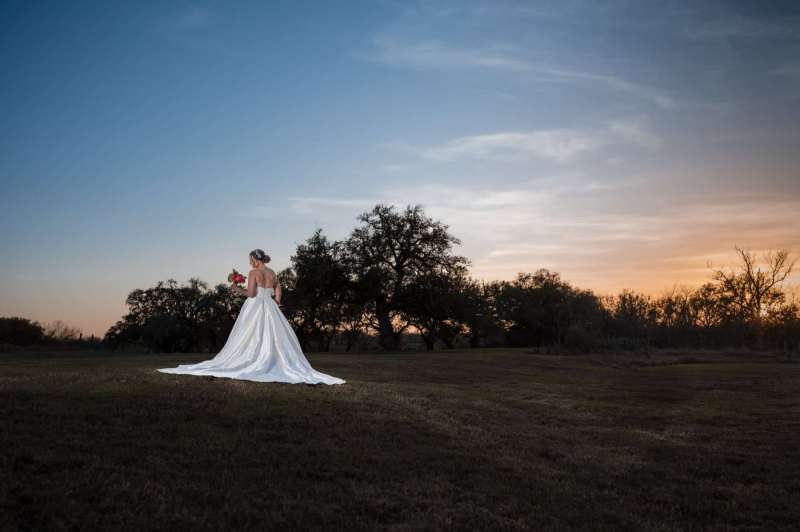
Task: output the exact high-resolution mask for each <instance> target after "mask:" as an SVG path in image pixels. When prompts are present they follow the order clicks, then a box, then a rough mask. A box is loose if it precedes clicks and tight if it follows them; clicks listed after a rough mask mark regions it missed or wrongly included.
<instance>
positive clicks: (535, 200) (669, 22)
mask: <svg viewBox="0 0 800 532" xmlns="http://www.w3.org/2000/svg"><path fill="white" fill-rule="evenodd" d="M795 5H797V4H794V3H792V2H785V3H780V2H768V3H766V2H735V3H734V2H641V1H608V2H595V1H560V2H500V1H487V2H469V1H455V2H412V1H408V2H399V1H398V2H394V1H369V2H367V1H364V2H357V1H352V2H340V3H334V2H307V3H303V2H235V3H234V2H151V3H147V2H130V3H123V2H117V3H112V4H109V3H107V2H50V3H49V2H36V3H32V2H24V1H18V2H15V1H11V2H9V1H6V2H3V4H2V7H0V13H1V14H2V16H1V18H0V24H2V31H1V32H0V40H1V41H2V46H1V47H0V60H2V65H3V69H2V74H0V90H2V102H3V105H2V107H0V113H2V120H0V134H2V139H3V141H2V144H0V208H1V209H2V211H0V224H1V225H2V233H1V236H0V239H2V240H1V241H0V246H2V249H3V253H2V255H0V315H22V316H27V317H31V318H34V319H38V320H40V321H43V322H47V321H51V320H55V319H62V320H64V321H66V322H68V323H70V324H73V325H76V326H79V327H81V328H82V329H83V330H84V331H85V332H87V333H95V334H102V333H103V332H104V331H105V329H106V328H107V327H108V326H109V325H111V324H113V323H114V321H116V320H117V319H118V318H119V317H120V316H121V315H122V314H123V313H124V311H125V307H124V298H125V295H126V294H127V293H128V292H129V291H130V290H131V289H133V288H136V287H146V286H152V285H153V284H154V283H155V282H156V281H158V280H163V279H167V278H170V277H173V278H176V279H178V280H181V281H183V280H186V279H188V278H189V277H191V276H199V277H200V278H202V279H204V280H206V281H209V282H211V283H216V282H222V281H223V280H224V278H225V275H226V274H227V272H228V271H229V270H230V269H231V268H233V267H236V268H238V269H240V270H243V269H246V266H247V263H246V258H247V252H248V251H249V250H250V249H252V248H255V247H261V248H263V249H266V250H267V251H268V253H270V254H271V255H272V257H273V264H272V266H273V267H275V268H282V267H285V266H287V265H288V263H289V257H290V255H291V254H292V252H293V251H294V249H295V247H296V245H297V244H298V243H299V242H301V241H302V240H304V239H305V238H307V237H308V236H310V235H311V234H312V232H313V231H314V229H315V228H316V227H322V228H323V230H324V232H325V233H326V234H328V235H329V236H330V237H331V238H343V237H344V236H346V234H347V232H348V231H349V230H350V229H351V228H352V227H353V225H354V224H355V217H356V215H357V214H358V213H360V212H363V211H364V210H368V209H369V208H370V207H371V206H372V205H374V204H375V203H377V202H386V203H393V204H396V205H399V206H402V205H406V204H410V203H421V204H422V205H424V206H425V207H426V209H427V210H428V212H429V213H430V214H431V215H433V216H434V217H436V218H439V219H442V220H443V221H445V222H446V223H448V224H449V225H450V227H451V231H452V232H453V233H454V234H455V235H456V236H458V237H459V238H461V240H462V242H463V245H462V246H461V248H460V250H459V251H460V252H461V253H463V254H465V255H466V256H468V257H469V258H470V259H471V260H472V271H473V274H474V275H475V276H476V277H480V278H487V279H507V278H511V277H513V276H514V275H515V274H516V272H518V271H533V270H535V269H537V268H540V267H547V268H550V269H553V270H556V271H559V272H561V273H562V275H563V276H564V277H565V278H566V279H568V280H570V281H572V282H574V283H575V284H577V285H579V286H583V287H588V288H593V289H595V290H597V291H598V292H601V293H605V292H614V291H617V290H620V289H622V288H626V287H627V288H634V289H639V290H643V291H647V292H650V293H654V294H656V293H659V292H660V291H662V290H665V289H669V288H671V287H673V286H678V285H696V284H698V283H700V282H703V281H704V280H706V279H708V268H707V263H708V261H712V262H713V263H715V264H725V263H729V262H730V261H732V260H733V255H732V251H733V246H734V244H737V245H740V246H745V247H749V248H751V249H753V250H756V251H765V250H767V249H771V248H777V247H789V248H792V249H795V250H797V251H800V221H799V218H798V216H797V213H798V212H800V209H799V207H800V170H798V169H799V168H800V150H799V149H798V148H800V128H798V126H797V124H798V123H800V122H799V120H800V105H798V104H799V103H800V59H798V58H800V7H794V6H795Z"/></svg>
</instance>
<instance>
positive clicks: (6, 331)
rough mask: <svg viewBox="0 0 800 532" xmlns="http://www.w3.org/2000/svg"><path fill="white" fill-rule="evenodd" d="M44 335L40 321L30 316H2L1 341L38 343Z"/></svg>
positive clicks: (21, 343)
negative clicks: (32, 319)
mask: <svg viewBox="0 0 800 532" xmlns="http://www.w3.org/2000/svg"><path fill="white" fill-rule="evenodd" d="M43 337H44V328H43V327H42V326H41V325H40V324H39V322H36V321H31V320H29V319H28V318H19V317H13V318H0V343H4V344H11V345H19V346H29V345H34V344H38V343H40V342H41V341H42V338H43Z"/></svg>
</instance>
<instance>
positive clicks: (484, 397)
mask: <svg viewBox="0 0 800 532" xmlns="http://www.w3.org/2000/svg"><path fill="white" fill-rule="evenodd" d="M204 358H208V357H207V356H203V355H181V356H174V355H107V354H100V353H97V354H90V353H85V354H70V353H51V354H47V353H39V354H22V353H18V354H13V353H11V354H3V355H1V356H0V448H1V449H2V453H1V454H0V529H4V530H5V529H11V530H15V529H20V530H29V529H31V530H42V529H46V530H59V529H106V530H111V529H113V530H147V529H168V528H181V529H227V528H233V529H254V528H258V529H278V528H281V529H297V528H312V529H323V528H325V529H342V528H346V529H348V530H356V529H361V530H376V529H389V528H391V529H398V530H405V529H444V528H458V529H475V530H487V529H506V530H516V529H519V530H523V529H565V528H566V529H592V530H602V529H607V530H698V529H718V530H736V529H739V530H756V529H763V530H780V529H784V530H789V529H797V526H798V523H800V505H798V504H797V502H798V500H800V446H798V441H800V436H799V435H800V364H796V363H793V362H794V361H792V360H782V359H780V358H776V357H770V356H766V355H761V356H748V355H733V354H724V353H719V354H713V353H711V354H708V353H707V354H702V353H701V354H691V355H690V354H681V353H671V354H655V355H651V356H648V357H644V356H635V355H625V356H622V355H619V356H611V355H573V356H562V355H544V354H534V353H528V352H525V351H524V350H476V351H458V352H448V353H443V352H436V353H418V354H370V355H366V354H364V355H359V354H347V355H345V354H312V355H310V356H309V359H310V360H311V362H312V364H313V365H314V366H315V367H316V368H317V369H319V370H321V371H325V372H327V373H330V374H332V375H335V376H338V377H342V378H344V379H346V380H347V381H348V382H347V384H344V385H341V386H332V387H325V386H307V385H289V384H260V383H252V382H241V381H234V380H230V379H219V378H213V377H197V376H180V375H167V374H162V373H158V372H156V371H155V369H156V368H160V367H168V366H175V365H177V364H178V363H187V362H191V361H198V360H202V359H204Z"/></svg>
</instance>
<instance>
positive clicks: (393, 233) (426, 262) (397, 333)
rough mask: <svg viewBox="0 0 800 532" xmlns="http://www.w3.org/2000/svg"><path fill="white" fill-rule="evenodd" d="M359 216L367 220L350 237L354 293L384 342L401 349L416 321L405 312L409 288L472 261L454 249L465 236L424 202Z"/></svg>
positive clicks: (346, 256) (347, 250) (377, 209)
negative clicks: (404, 335) (426, 210)
mask: <svg viewBox="0 0 800 532" xmlns="http://www.w3.org/2000/svg"><path fill="white" fill-rule="evenodd" d="M358 220H359V221H360V222H361V223H362V224H361V226H360V227H357V228H356V229H354V230H353V231H352V233H351V234H350V236H349V238H348V239H347V240H346V241H345V242H344V259H345V260H346V262H347V268H348V272H349V275H350V279H351V281H352V286H353V288H354V295H355V298H356V301H357V302H358V303H359V304H361V305H362V307H363V308H364V310H365V315H366V316H367V317H368V326H369V327H370V328H372V329H373V330H375V331H377V333H378V335H379V343H380V345H381V347H382V348H383V349H387V350H392V349H397V348H398V347H399V344H400V338H401V334H402V333H403V331H404V330H406V329H407V328H408V327H409V326H410V322H409V321H408V319H407V316H408V314H407V313H404V311H405V310H406V309H405V308H404V302H407V301H408V298H407V297H406V295H407V293H408V291H409V290H411V289H412V288H413V286H414V285H416V284H417V283H419V282H422V280H423V278H424V277H425V276H430V275H435V274H452V273H453V272H456V271H457V270H459V269H460V268H464V267H466V266H468V265H469V261H468V260H467V259H466V258H464V257H461V256H458V255H454V254H453V252H452V248H453V246H454V245H458V244H460V243H461V241H460V240H458V239H457V238H456V237H454V236H452V235H450V234H449V233H448V226H447V225H445V224H443V223H441V222H438V221H434V220H432V219H431V218H430V217H428V216H426V215H425V213H424V211H423V209H422V207H421V206H419V205H416V206H408V207H406V209H405V210H404V211H402V212H397V211H396V210H395V208H394V207H392V206H387V205H376V206H375V207H374V208H373V209H372V210H371V211H369V212H365V213H363V214H361V215H360V216H359V217H358Z"/></svg>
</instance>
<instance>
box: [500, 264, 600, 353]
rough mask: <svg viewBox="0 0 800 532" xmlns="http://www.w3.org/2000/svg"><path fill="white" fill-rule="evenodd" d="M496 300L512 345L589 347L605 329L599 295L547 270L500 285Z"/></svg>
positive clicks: (519, 276) (524, 274)
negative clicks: (581, 288)
mask: <svg viewBox="0 0 800 532" xmlns="http://www.w3.org/2000/svg"><path fill="white" fill-rule="evenodd" d="M494 299H495V306H496V312H497V317H498V318H499V320H500V322H501V323H502V324H503V325H504V327H505V329H506V333H507V342H508V343H509V345H524V346H542V345H565V346H568V345H570V344H574V346H575V347H588V346H589V345H590V344H592V343H593V342H594V339H595V338H596V337H597V336H598V334H599V331H600V330H601V329H602V326H603V309H602V306H601V304H600V300H599V299H598V298H597V296H595V295H594V294H593V293H592V292H589V291H583V290H577V289H575V288H573V287H572V286H571V285H570V284H569V283H567V282H565V281H562V280H561V276H560V275H559V274H558V273H555V272H551V271H549V270H546V269H540V270H537V271H536V272H535V273H533V274H531V273H520V274H518V275H517V278H516V279H515V280H513V281H511V282H508V281H504V282H502V283H500V287H499V290H498V291H497V295H496V296H495V298H494Z"/></svg>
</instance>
